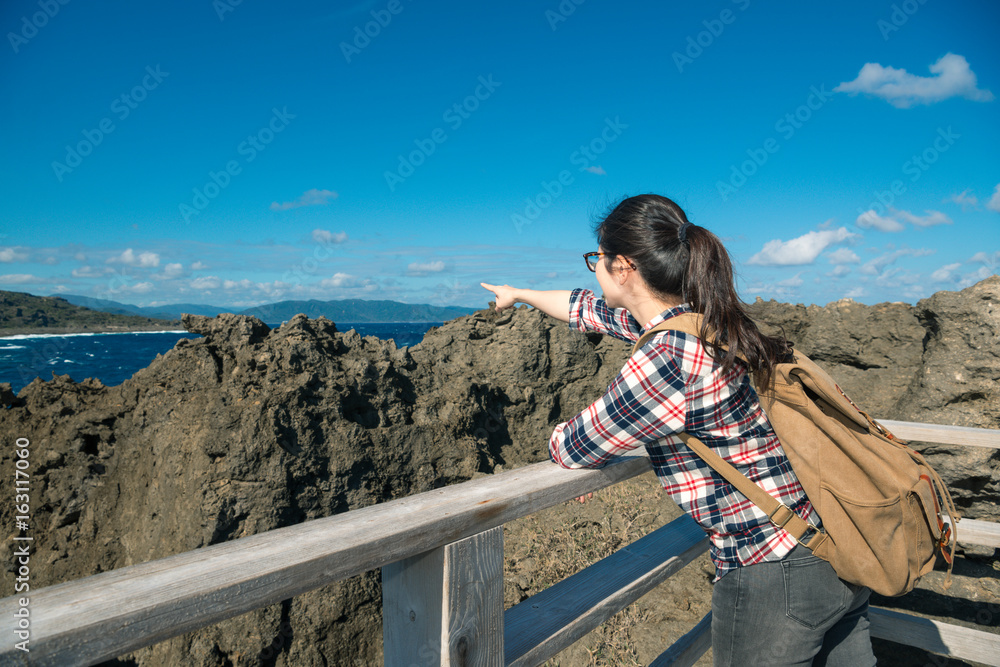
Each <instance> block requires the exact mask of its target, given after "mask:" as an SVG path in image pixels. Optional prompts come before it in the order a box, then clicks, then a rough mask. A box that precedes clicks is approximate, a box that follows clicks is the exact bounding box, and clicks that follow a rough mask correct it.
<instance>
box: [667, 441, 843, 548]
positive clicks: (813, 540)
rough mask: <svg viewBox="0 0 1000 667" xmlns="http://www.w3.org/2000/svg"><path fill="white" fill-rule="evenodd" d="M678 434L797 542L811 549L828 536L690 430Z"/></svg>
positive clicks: (824, 540)
mask: <svg viewBox="0 0 1000 667" xmlns="http://www.w3.org/2000/svg"><path fill="white" fill-rule="evenodd" d="M677 436H678V437H679V438H680V439H681V440H682V441H683V442H684V444H685V445H687V446H688V447H690V448H691V450H692V451H693V452H694V453H695V454H697V455H698V456H700V457H701V458H702V459H703V460H704V461H705V463H707V464H708V465H710V466H711V467H712V469H713V470H715V471H716V472H717V473H719V474H720V475H722V477H723V478H724V479H725V480H726V481H728V482H729V483H730V484H732V485H733V486H735V487H736V489H737V490H738V491H739V492H740V493H742V494H743V495H744V496H746V497H747V498H749V499H750V501H751V502H752V503H753V504H754V505H756V506H757V507H759V508H760V509H761V510H762V511H763V512H764V513H765V514H767V518H768V519H770V520H771V523H773V524H774V525H776V526H778V527H779V528H783V529H785V530H786V531H788V534H789V535H791V536H792V537H794V538H795V541H796V542H798V543H800V544H802V545H803V546H805V547H806V548H807V549H809V550H810V551H812V550H815V549H816V548H818V547H819V546H820V545H821V544H823V543H824V542H826V540H827V539H829V538H828V536H827V534H826V532H824V531H822V530H819V529H817V528H816V527H815V526H813V525H812V524H811V523H809V522H807V521H806V520H805V519H803V518H802V517H800V516H799V515H798V514H796V513H795V512H793V511H792V510H791V508H789V507H788V506H787V505H785V504H783V503H780V502H778V500H777V498H775V497H774V496H772V495H771V494H769V493H767V492H766V491H765V490H764V489H762V488H760V487H759V486H757V485H756V484H754V483H753V482H752V481H750V479H749V478H747V476H746V475H744V474H742V473H740V471H739V470H737V469H736V468H734V467H733V466H732V464H730V463H729V462H728V461H726V460H725V459H724V458H722V457H721V456H719V455H718V454H716V453H715V452H714V451H712V449H711V448H709V447H708V445H706V444H705V443H703V442H702V441H701V440H699V439H698V438H696V437H694V436H693V435H691V434H690V433H678V434H677ZM810 533H811V534H810Z"/></svg>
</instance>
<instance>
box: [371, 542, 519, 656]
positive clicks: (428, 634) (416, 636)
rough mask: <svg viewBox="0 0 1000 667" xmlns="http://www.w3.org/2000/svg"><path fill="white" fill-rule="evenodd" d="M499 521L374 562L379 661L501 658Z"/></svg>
mask: <svg viewBox="0 0 1000 667" xmlns="http://www.w3.org/2000/svg"><path fill="white" fill-rule="evenodd" d="M503 611H504V610H503V527H502V526H497V527H496V528H491V529H490V530H487V531H484V532H482V533H478V534H476V535H473V536H472V537H467V538H465V539H463V540H459V541H458V542H452V543H451V544H446V545H445V546H443V547H439V548H437V549H433V550H431V551H428V552H426V553H423V554H419V555H417V556H413V557H411V558H406V559H404V560H401V561H398V562H396V563H392V564H390V565H386V566H385V567H383V568H382V637H383V652H384V656H385V666H386V667H411V666H419V667H466V666H472V665H476V666H482V667H494V666H496V667H501V666H502V665H503V657H504V652H503Z"/></svg>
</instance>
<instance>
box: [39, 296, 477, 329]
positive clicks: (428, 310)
mask: <svg viewBox="0 0 1000 667" xmlns="http://www.w3.org/2000/svg"><path fill="white" fill-rule="evenodd" d="M53 296H58V297H60V298H62V299H65V300H66V301H68V302H69V303H71V304H73V305H75V306H82V307H84V308H89V309H91V310H97V311H100V312H104V313H113V314H116V315H142V316H143V317H151V318H155V319H162V320H178V319H180V317H181V315H182V314H184V313H190V314H192V315H205V316H207V317H215V316H216V315H219V314H220V313H234V314H236V315H251V316H253V317H256V318H259V319H261V320H263V321H264V322H266V323H267V324H272V325H273V324H281V323H282V322H285V321H288V320H290V319H292V317H294V316H295V315H298V314H299V313H305V314H306V315H307V316H309V317H311V318H316V317H320V316H323V317H325V318H327V319H328V320H332V321H334V322H358V323H361V322H445V321H447V320H452V319H455V318H456V317H461V316H463V315H468V314H469V313H472V312H475V308H460V307H458V306H431V305H427V304H412V303H400V302H398V301H384V300H383V301H367V300H364V299H343V300H340V301H317V300H315V299H312V300H309V301H279V302H277V303H271V304H265V305H261V306H256V307H254V308H248V309H245V310H236V309H232V308H224V307H222V306H211V305H205V304H190V303H176V304H170V305H167V306H147V307H140V306H133V305H130V304H127V303H119V302H117V301H108V300H106V299H95V298H93V297H89V296H78V295H75V294H58V295H53Z"/></svg>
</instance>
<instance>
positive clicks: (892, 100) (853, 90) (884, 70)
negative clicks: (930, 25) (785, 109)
mask: <svg viewBox="0 0 1000 667" xmlns="http://www.w3.org/2000/svg"><path fill="white" fill-rule="evenodd" d="M930 71H931V74H934V75H935V76H926V77H925V76H917V75H915V74H910V73H909V72H907V71H906V70H905V69H896V68H894V67H883V66H882V65H879V64H878V63H866V64H865V66H864V67H862V68H861V71H860V72H858V76H857V78H856V79H854V80H853V81H846V82H844V83H841V84H840V85H839V86H837V87H836V88H834V91H835V92H840V93H850V94H851V95H856V94H858V93H866V94H869V95H874V96H875V97H881V98H882V99H884V100H886V101H887V102H889V104H891V105H893V106H894V107H897V108H900V109H906V108H909V107H912V106H913V105H915V104H933V103H934V102H940V101H942V100H946V99H948V98H949V97H964V98H966V99H969V100H973V101H975V102H990V101H992V100H993V93H991V92H990V91H988V90H980V89H979V88H977V87H976V75H975V74H974V73H973V72H972V69H971V68H970V67H969V63H968V62H967V61H966V60H965V58H964V57H963V56H960V55H956V54H954V53H946V54H945V55H943V56H941V58H940V59H939V60H938V61H937V62H936V63H934V64H933V65H931V66H930Z"/></svg>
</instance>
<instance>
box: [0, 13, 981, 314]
mask: <svg viewBox="0 0 1000 667" xmlns="http://www.w3.org/2000/svg"><path fill="white" fill-rule="evenodd" d="M998 26H1000V5H998V4H997V3H996V2H987V1H982V2H971V1H961V0H960V1H958V2H949V3H946V2H943V1H942V0H923V1H922V2H921V1H920V0H907V1H905V2H884V3H883V2H872V1H870V0H869V1H865V2H861V1H846V2H841V3H815V2H784V3H780V2H779V3H774V2H772V3H764V2H758V1H756V0H736V1H730V0H716V1H714V2H703V3H683V5H682V3H662V4H660V3H655V4H654V3H648V2H615V3H611V2H606V1H605V0H562V2H558V1H556V0H550V1H548V2H546V1H541V2H522V1H519V0H512V1H510V2H505V3H469V2H450V1H440V2H430V1H428V0H376V1H365V2H350V1H349V2H344V3H332V2H313V1H307V0H289V1H288V2H283V3H276V2H265V1H264V0H242V1H241V2H237V1H236V0H215V1H214V2H213V1H212V0H199V1H195V2H184V3H149V2H101V3H90V2H83V1H82V0H33V1H27V0H10V1H8V2H4V3H3V6H2V9H0V27H2V29H3V33H4V35H5V39H4V42H5V43H4V44H3V45H2V46H0V54H2V55H0V59H2V62H0V85H2V90H3V92H4V95H3V102H2V103H0V109H2V114H3V120H4V123H3V128H4V131H3V132H2V134H0V151H2V156H3V160H2V162H0V184H2V186H0V188H2V189H0V289H5V290H14V291H24V292H30V293H33V294H42V295H47V294H57V293H70V294H84V295H89V296H96V297H100V298H108V299H114V300H117V301H123V302H128V303H134V304H138V305H158V304H164V303H177V302H186V303H211V304H216V305H221V306H242V307H247V306H252V305H256V304H259V303H264V302H271V301H277V300H282V299H309V298H315V299H324V300H325V299H342V298H367V299H395V300H399V301H404V302H410V303H432V304H437V305H463V306H479V307H482V306H484V305H485V304H486V302H487V301H488V300H489V298H490V296H491V294H490V293H488V292H485V291H484V290H483V289H482V288H481V287H479V282H480V281H487V282H492V283H509V284H513V285H521V286H532V287H536V288H539V289H569V288H573V287H577V286H583V287H592V288H595V289H596V287H597V285H596V281H595V280H594V279H593V277H592V274H590V273H589V272H588V271H587V270H586V267H585V266H584V263H583V260H582V259H581V257H580V256H581V254H582V253H584V252H588V251H590V250H594V249H595V246H596V244H595V241H594V237H593V233H592V227H593V222H594V221H595V219H596V218H597V217H598V216H600V214H601V213H602V212H604V211H605V210H606V209H607V208H608V207H609V206H610V205H612V204H613V203H615V202H617V201H618V200H619V199H621V198H622V197H624V196H628V195H634V194H640V193H643V192H655V193H659V194H663V195H666V196H668V197H671V198H673V199H674V200H675V201H677V202H678V203H679V204H680V205H681V206H682V207H683V208H684V209H685V210H686V211H687V213H688V216H689V218H690V219H691V220H692V221H693V222H694V223H695V224H699V225H702V226H704V227H707V228H709V229H711V230H713V231H714V232H715V233H717V234H718V235H719V236H720V237H722V238H723V239H724V240H725V242H726V243H727V246H728V247H729V249H730V251H731V253H732V254H733V257H734V260H735V262H736V266H737V270H738V273H739V278H738V280H739V288H740V291H741V295H742V296H743V298H744V299H745V300H747V301H753V300H754V298H756V297H758V296H760V297H763V298H765V299H770V298H774V299H778V300H781V301H790V302H799V303H807V304H808V303H817V304H825V303H828V302H831V301H834V300H837V299H841V298H844V297H851V298H854V299H855V300H858V301H861V302H864V303H877V302H881V301H905V302H909V303H913V302H915V301H917V300H918V299H920V298H923V297H926V296H929V295H930V294H932V293H934V292H936V291H939V290H942V289H948V290H954V289H960V288H962V287H965V286H967V285H970V284H973V283H974V282H977V281H978V280H981V279H982V278H985V277H987V276H989V275H992V274H995V273H996V272H997V266H998V263H1000V123H998V118H1000V114H998V101H997V99H996V96H997V95H1000V46H998V42H997V40H996V31H997V28H998Z"/></svg>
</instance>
